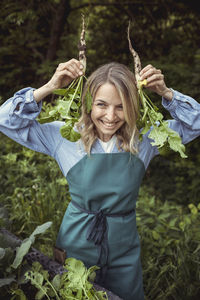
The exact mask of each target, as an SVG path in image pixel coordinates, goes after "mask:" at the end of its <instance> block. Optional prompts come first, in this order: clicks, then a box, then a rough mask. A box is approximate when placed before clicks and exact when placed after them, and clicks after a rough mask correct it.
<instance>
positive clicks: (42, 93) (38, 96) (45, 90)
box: [33, 83, 54, 103]
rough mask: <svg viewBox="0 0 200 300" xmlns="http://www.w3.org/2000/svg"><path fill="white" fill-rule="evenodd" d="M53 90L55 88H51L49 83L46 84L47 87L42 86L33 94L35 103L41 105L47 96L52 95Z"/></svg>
mask: <svg viewBox="0 0 200 300" xmlns="http://www.w3.org/2000/svg"><path fill="white" fill-rule="evenodd" d="M53 90H54V88H53V87H51V86H50V85H49V84H48V83H46V84H45V85H43V86H41V87H40V88H38V89H36V90H35V91H34V92H33V97H34V99H35V101H36V102H38V103H39V102H40V101H41V100H42V99H44V98H45V97H46V96H48V95H50V94H51V93H52V92H53Z"/></svg>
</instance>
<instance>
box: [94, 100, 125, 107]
mask: <svg viewBox="0 0 200 300" xmlns="http://www.w3.org/2000/svg"><path fill="white" fill-rule="evenodd" d="M96 101H99V102H102V103H106V104H108V102H107V101H106V100H102V99H95V101H94V102H96ZM116 106H122V103H118V104H117V105H116Z"/></svg>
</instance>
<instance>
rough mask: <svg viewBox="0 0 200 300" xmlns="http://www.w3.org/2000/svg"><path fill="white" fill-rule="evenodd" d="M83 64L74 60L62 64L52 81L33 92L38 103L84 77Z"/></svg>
mask: <svg viewBox="0 0 200 300" xmlns="http://www.w3.org/2000/svg"><path fill="white" fill-rule="evenodd" d="M83 68H84V67H83V65H82V63H81V62H80V61H79V60H77V59H75V58H73V59H71V60H69V61H67V62H64V63H60V64H59V65H58V67H57V69H56V71H55V73H54V74H53V76H52V77H51V79H50V80H49V81H48V82H47V83H46V84H45V85H43V86H42V87H40V88H39V89H37V90H35V91H34V92H33V96H34V98H35V100H36V101H37V102H39V101H41V100H42V99H43V98H45V97H46V96H48V95H49V94H51V93H52V92H53V91H54V90H55V89H60V88H63V87H65V86H67V85H68V84H69V83H70V82H71V81H73V80H74V79H76V78H77V77H79V76H82V75H83Z"/></svg>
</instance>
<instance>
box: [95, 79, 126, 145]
mask: <svg viewBox="0 0 200 300" xmlns="http://www.w3.org/2000/svg"><path fill="white" fill-rule="evenodd" d="M91 120H92V121H93V123H94V125H95V127H96V131H97V134H98V136H99V138H100V139H101V140H102V141H104V142H107V141H109V140H110V139H111V137H112V136H113V134H115V133H116V132H117V130H118V129H120V128H121V126H122V125H123V124H124V123H125V120H124V111H123V106H122V101H121V98H120V96H119V93H118V92H117V89H116V88H115V86H114V85H112V84H110V83H105V84H103V85H102V86H101V87H100V88H99V89H98V91H97V93H96V96H95V98H94V101H93V105H92V112H91Z"/></svg>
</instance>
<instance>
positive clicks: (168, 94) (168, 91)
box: [161, 88, 173, 101]
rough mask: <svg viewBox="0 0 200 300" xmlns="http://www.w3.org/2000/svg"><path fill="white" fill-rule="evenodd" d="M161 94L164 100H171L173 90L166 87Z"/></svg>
mask: <svg viewBox="0 0 200 300" xmlns="http://www.w3.org/2000/svg"><path fill="white" fill-rule="evenodd" d="M161 96H162V97H163V98H165V99H166V100H168V101H171V100H172V99H173V91H172V90H171V89H169V88H166V89H165V90H164V92H163V93H162V95H161Z"/></svg>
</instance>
